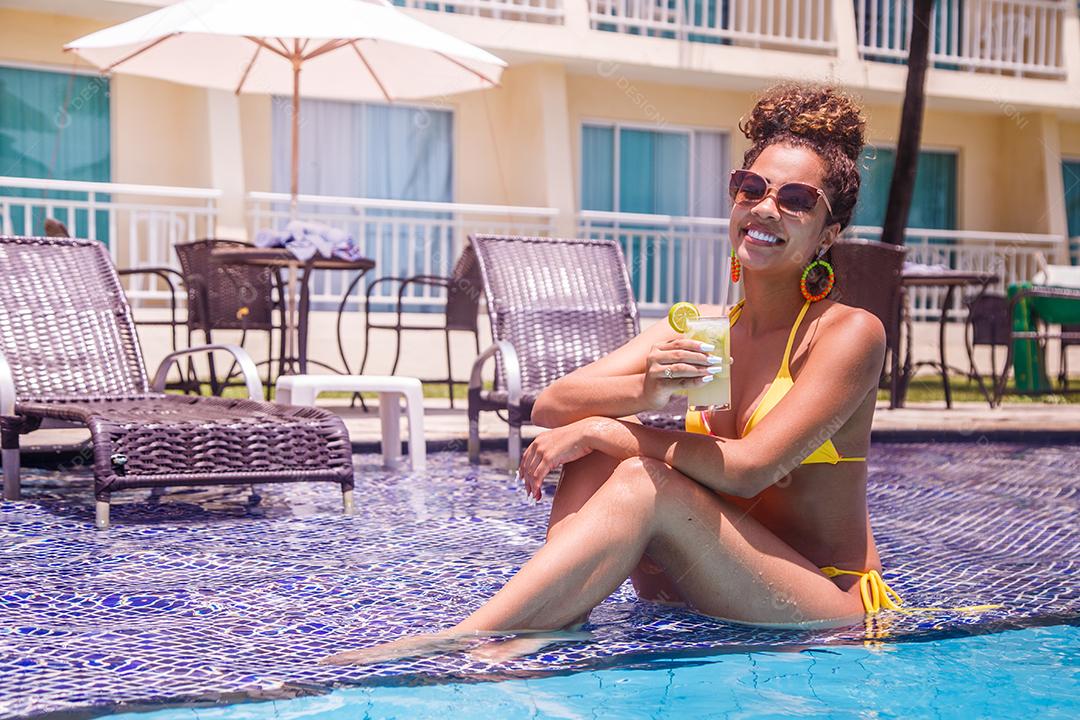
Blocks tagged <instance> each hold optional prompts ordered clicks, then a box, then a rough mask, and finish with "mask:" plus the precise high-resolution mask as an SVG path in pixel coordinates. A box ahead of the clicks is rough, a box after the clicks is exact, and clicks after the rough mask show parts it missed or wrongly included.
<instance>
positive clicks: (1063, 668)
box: [114, 625, 1080, 720]
mask: <svg viewBox="0 0 1080 720" xmlns="http://www.w3.org/2000/svg"><path fill="white" fill-rule="evenodd" d="M1078 715H1080V627H1077V626H1072V625H1057V626H1051V627H1037V628H1027V629H1024V630H1015V631H1006V632H1001V633H994V634H986V635H976V636H968V637H958V638H951V639H947V640H936V641H931V642H908V643H894V644H887V645H881V646H876V647H852V646H840V647H827V648H826V647H819V648H812V649H808V650H803V651H801V652H745V653H727V654H722V655H717V654H711V655H704V656H700V657H694V656H681V657H679V656H676V657H671V658H668V659H664V660H652V661H650V662H647V663H642V664H641V665H634V664H632V663H628V664H627V665H626V666H625V667H619V668H613V669H605V670H594V671H592V672H581V673H573V674H569V675H561V676H549V677H538V678H534V679H521V680H505V681H502V682H480V683H471V684H461V683H449V684H442V685H418V686H408V687H401V686H390V687H385V686H381V687H362V688H352V689H346V690H337V691H335V692H332V693H330V694H329V695H323V696H316V697H304V698H297V699H294V700H286V701H276V702H266V703H247V704H241V705H231V706H228V707H218V708H176V709H170V710H163V711H158V712H150V713H140V714H124V715H119V716H114V717H115V718H117V720H120V719H121V718H123V719H128V720H136V719H138V720H185V719H187V718H192V719H194V718H198V720H244V719H246V718H277V719H278V720H287V719H289V718H304V720H346V719H347V718H348V719H350V720H351V719H352V718H358V717H365V718H395V717H396V718H418V719H419V718H446V717H453V718H460V719H467V718H482V719H483V720H491V719H492V718H500V719H505V720H511V719H513V718H605V719H611V720H616V719H617V718H768V717H777V718H779V717H785V718H791V717H832V718H847V717H851V718H855V717H860V718H864V717H875V718H890V717H934V718H939V719H944V718H964V719H965V720H967V719H968V718H1044V719H1046V718H1075V717H1077V716H1078Z"/></svg>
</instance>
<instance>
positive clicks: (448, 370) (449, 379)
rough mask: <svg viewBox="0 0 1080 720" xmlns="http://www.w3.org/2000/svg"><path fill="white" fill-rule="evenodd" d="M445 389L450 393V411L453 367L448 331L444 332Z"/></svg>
mask: <svg viewBox="0 0 1080 720" xmlns="http://www.w3.org/2000/svg"><path fill="white" fill-rule="evenodd" d="M445 332H446V378H447V380H446V387H447V389H449V391H450V409H451V410H453V409H454V366H453V365H452V364H451V363H450V331H449V330H446V331H445Z"/></svg>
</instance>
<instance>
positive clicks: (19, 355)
mask: <svg viewBox="0 0 1080 720" xmlns="http://www.w3.org/2000/svg"><path fill="white" fill-rule="evenodd" d="M0 276H2V277H3V278H4V282H3V283H0V446H2V458H3V467H4V496H5V498H7V499H9V500H13V499H17V498H18V497H19V490H20V488H19V436H20V435H21V434H23V433H27V432H31V431H32V430H34V429H36V428H38V427H40V426H42V424H43V423H50V424H56V423H60V424H65V423H70V424H75V425H83V426H86V427H87V428H89V430H90V436H91V442H92V444H93V453H94V454H93V457H94V493H95V496H96V500H97V513H96V522H97V525H98V527H102V528H104V527H108V523H109V496H110V493H112V492H114V491H118V490H124V489H127V488H159V487H162V486H168V485H219V484H245V485H246V484H251V483H263V482H289V481H300V480H322V481H329V482H335V483H339V484H340V485H341V488H342V491H343V493H344V501H345V509H346V512H349V511H351V509H352V487H353V467H352V454H351V448H350V445H349V438H348V435H347V433H346V430H345V427H344V425H343V424H342V422H341V420H340V419H339V418H338V417H336V416H334V415H332V414H331V413H329V412H326V411H324V410H318V409H315V408H300V407H287V406H283V405H275V404H271V403H265V402H261V401H260V400H257V399H256V398H261V395H262V387H261V385H260V383H259V378H258V375H257V374H256V370H255V366H254V363H253V362H252V361H251V358H250V357H249V356H248V355H247V353H246V352H244V351H243V350H242V349H241V348H239V347H237V346H233V345H211V346H203V347H196V348H190V349H188V350H182V351H179V352H175V353H172V354H170V355H168V356H167V357H166V359H165V360H164V362H163V363H162V365H161V367H160V368H159V369H158V372H157V373H156V375H155V377H154V379H153V381H152V382H151V381H150V380H149V378H148V376H147V374H146V371H145V368H144V365H143V358H142V353H141V351H140V349H139V345H138V341H137V339H136V334H135V326H134V324H133V322H132V315H131V309H130V307H129V306H128V303H127V300H126V298H125V297H124V293H123V290H122V289H121V286H120V282H119V279H118V277H117V274H116V270H115V269H114V268H113V266H112V263H111V261H110V260H109V256H108V254H107V252H106V251H105V248H104V246H102V245H101V244H99V243H97V242H94V241H89V240H72V239H60V238H28V237H0ZM209 349H217V350H224V351H227V352H230V353H232V354H233V356H234V357H235V358H236V359H237V362H238V363H239V364H240V366H241V368H242V370H243V373H244V376H245V380H246V383H247V389H248V395H249V398H251V399H247V400H227V399H224V398H216V397H190V396H185V395H166V394H164V393H162V392H161V391H160V389H161V388H162V387H163V386H164V382H165V376H166V374H167V372H168V369H169V367H170V366H171V364H172V363H173V362H176V361H177V359H178V358H180V357H182V356H184V355H187V354H189V353H194V352H207V351H208V350H209Z"/></svg>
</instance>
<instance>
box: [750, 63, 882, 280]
mask: <svg viewBox="0 0 1080 720" xmlns="http://www.w3.org/2000/svg"><path fill="white" fill-rule="evenodd" d="M739 129H740V130H742V132H743V134H744V135H745V136H746V137H747V138H748V139H749V140H750V141H751V142H752V143H753V145H751V147H750V149H749V150H747V151H746V153H745V154H744V155H743V168H749V167H750V166H751V165H753V164H754V161H755V160H757V158H758V156H759V155H761V153H762V151H764V150H765V148H767V147H769V146H770V145H776V144H778V143H783V144H785V145H794V146H796V147H803V148H807V149H809V150H812V151H814V152H815V153H817V155H818V157H820V158H821V160H822V162H823V163H824V164H825V181H824V184H825V187H824V188H823V190H825V192H826V193H828V195H829V202H830V204H831V205H832V215H831V218H830V221H831V222H835V223H839V224H840V229H841V230H843V229H844V228H846V227H847V226H848V225H849V224H850V223H851V216H852V213H854V211H855V203H856V201H857V200H858V199H859V183H860V175H859V156H860V155H861V154H862V151H863V146H864V145H865V144H866V136H865V133H866V118H865V117H864V116H863V113H862V109H861V108H860V107H859V103H858V102H857V101H856V100H855V99H854V98H853V97H851V96H850V95H848V94H847V93H845V92H844V91H842V90H840V89H839V88H837V87H836V86H834V85H823V84H816V83H791V82H787V83H780V84H778V85H774V86H772V87H771V88H769V89H768V90H766V91H765V93H764V94H763V95H762V96H761V97H760V98H759V99H758V101H757V104H756V105H754V109H753V110H751V111H750V115H749V116H748V117H745V118H743V119H742V120H740V121H739ZM824 259H825V261H826V262H829V263H831V262H832V251H831V250H830V251H828V252H826V254H825V256H824ZM827 279H828V272H827V271H826V270H825V269H824V268H823V267H821V266H817V267H815V268H814V269H813V270H812V271H811V272H810V274H809V275H807V278H806V281H807V286H808V287H809V289H810V291H811V292H812V293H818V292H820V291H821V290H822V289H824V286H825V284H826V281H827Z"/></svg>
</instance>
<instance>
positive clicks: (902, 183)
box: [881, 0, 934, 245]
mask: <svg viewBox="0 0 1080 720" xmlns="http://www.w3.org/2000/svg"><path fill="white" fill-rule="evenodd" d="M913 2H914V3H915V6H914V8H913V9H912V16H911V23H912V25H911V41H910V42H909V44H908V63H907V65H908V73H907V88H906V89H905V90H904V108H903V110H902V111H901V114H900V137H899V139H898V140H897V143H896V166H895V167H894V168H893V176H892V183H891V184H890V185H889V203H888V206H887V207H886V208H885V224H884V226H883V227H882V229H881V240H882V242H887V243H892V244H893V245H903V244H904V228H905V227H906V226H907V218H908V212H909V211H910V210H911V196H912V194H913V193H914V191H915V168H916V165H917V163H918V160H919V141H920V139H921V137H922V123H923V107H924V106H925V104H926V90H925V85H926V67H927V65H928V63H929V55H930V18H931V14H932V12H933V10H934V0H913Z"/></svg>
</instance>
